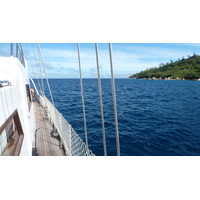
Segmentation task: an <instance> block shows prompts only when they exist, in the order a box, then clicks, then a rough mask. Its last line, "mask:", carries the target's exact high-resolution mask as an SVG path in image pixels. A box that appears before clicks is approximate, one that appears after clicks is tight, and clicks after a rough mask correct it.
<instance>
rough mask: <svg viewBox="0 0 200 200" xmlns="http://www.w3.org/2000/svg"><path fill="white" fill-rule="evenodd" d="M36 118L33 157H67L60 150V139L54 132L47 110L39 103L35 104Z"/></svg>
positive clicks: (62, 150) (61, 149)
mask: <svg viewBox="0 0 200 200" xmlns="http://www.w3.org/2000/svg"><path fill="white" fill-rule="evenodd" d="M33 106H34V109H35V116H36V130H35V136H34V140H33V149H32V155H33V156H65V153H64V149H63V148H60V146H59V145H60V138H59V136H57V134H56V133H55V132H54V130H53V127H52V125H51V124H50V122H49V120H48V117H47V113H46V111H45V109H44V108H43V107H42V106H40V105H39V103H38V102H33Z"/></svg>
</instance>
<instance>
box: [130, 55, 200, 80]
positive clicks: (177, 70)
mask: <svg viewBox="0 0 200 200" xmlns="http://www.w3.org/2000/svg"><path fill="white" fill-rule="evenodd" d="M129 78H138V79H190V80H194V79H198V78H200V56H199V55H197V54H195V53H194V54H193V55H192V56H189V55H188V58H184V57H182V59H178V60H177V61H173V60H170V62H169V63H160V65H159V67H153V68H149V69H147V70H144V71H141V72H139V73H136V74H133V75H132V76H130V77H129Z"/></svg>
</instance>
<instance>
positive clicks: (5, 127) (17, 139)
mask: <svg viewBox="0 0 200 200" xmlns="http://www.w3.org/2000/svg"><path fill="white" fill-rule="evenodd" d="M23 138H24V133H23V130H22V126H21V122H20V119H19V115H18V111H17V110H15V111H14V112H13V113H12V115H11V116H10V117H9V118H8V119H7V120H6V121H5V122H4V123H3V124H2V126H0V155H2V156H19V154H20V151H21V146H22V142H23Z"/></svg>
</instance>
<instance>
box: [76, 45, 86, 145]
mask: <svg viewBox="0 0 200 200" xmlns="http://www.w3.org/2000/svg"><path fill="white" fill-rule="evenodd" d="M77 50H78V63H79V74H80V87H81V97H82V107H83V119H84V130H85V143H86V147H87V148H88V137H87V125H86V116H85V103H84V94H83V81H82V74H81V61H80V45H79V43H77Z"/></svg>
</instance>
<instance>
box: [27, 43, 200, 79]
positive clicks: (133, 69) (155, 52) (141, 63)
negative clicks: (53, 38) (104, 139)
mask: <svg viewBox="0 0 200 200" xmlns="http://www.w3.org/2000/svg"><path fill="white" fill-rule="evenodd" d="M34 45H35V44H34ZM31 46H33V45H29V47H31ZM98 47H99V48H98V49H99V63H100V74H101V77H102V78H109V77H110V61H109V51H108V44H107V43H99V44H98ZM40 48H41V52H42V55H43V60H44V62H45V65H46V67H47V69H46V71H47V75H48V77H49V78H79V66H78V59H77V44H76V43H41V44H40ZM112 49H113V67H114V76H115V78H127V77H128V76H130V75H132V74H133V73H137V72H140V71H141V70H145V69H147V68H151V67H158V66H159V64H160V63H166V62H169V61H170V60H174V61H175V60H178V59H179V58H182V57H183V56H184V57H185V58H187V56H188V55H192V54H193V53H194V52H195V53H197V54H200V44H199V43H113V44H112ZM30 51H31V48H30ZM80 55H81V67H82V76H83V78H96V77H97V69H96V55H95V44H94V43H80Z"/></svg>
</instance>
